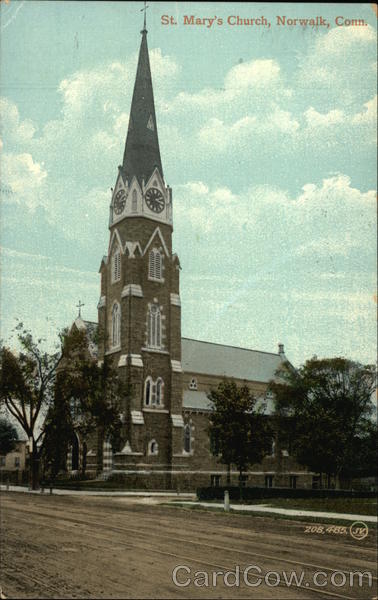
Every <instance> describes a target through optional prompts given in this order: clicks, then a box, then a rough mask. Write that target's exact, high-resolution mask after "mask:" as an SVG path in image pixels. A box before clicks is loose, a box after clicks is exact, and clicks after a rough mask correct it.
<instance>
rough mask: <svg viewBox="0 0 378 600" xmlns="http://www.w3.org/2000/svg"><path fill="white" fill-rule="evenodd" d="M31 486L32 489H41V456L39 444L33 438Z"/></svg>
mask: <svg viewBox="0 0 378 600" xmlns="http://www.w3.org/2000/svg"><path fill="white" fill-rule="evenodd" d="M30 487H31V489H32V490H38V489H39V456H38V450H37V444H36V443H35V441H34V440H33V449H32V452H31V454H30Z"/></svg>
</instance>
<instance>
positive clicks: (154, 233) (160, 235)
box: [143, 227, 169, 258]
mask: <svg viewBox="0 0 378 600" xmlns="http://www.w3.org/2000/svg"><path fill="white" fill-rule="evenodd" d="M156 234H158V236H159V238H160V240H161V243H162V244H163V248H164V252H165V254H166V255H167V257H168V258H169V252H168V248H167V245H166V243H165V241H164V238H163V236H162V233H161V231H160V227H156V229H155V231H154V232H153V234H152V235H151V237H150V239H149V240H148V242H147V245H146V247H145V249H144V251H143V256H144V255H145V254H146V252H147V250H148V248H149V247H150V245H151V244H152V242H153V240H154V237H155V235H156Z"/></svg>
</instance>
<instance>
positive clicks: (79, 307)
mask: <svg viewBox="0 0 378 600" xmlns="http://www.w3.org/2000/svg"><path fill="white" fill-rule="evenodd" d="M82 306H85V304H83V303H82V301H81V300H79V304H76V308H78V309H79V314H78V315H77V316H78V318H80V317H81V307H82Z"/></svg>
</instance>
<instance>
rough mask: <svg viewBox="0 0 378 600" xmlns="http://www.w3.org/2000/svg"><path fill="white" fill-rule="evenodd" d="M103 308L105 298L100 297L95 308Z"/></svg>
mask: <svg viewBox="0 0 378 600" xmlns="http://www.w3.org/2000/svg"><path fill="white" fill-rule="evenodd" d="M104 306H106V296H101V297H100V300H99V301H98V304H97V308H103V307H104Z"/></svg>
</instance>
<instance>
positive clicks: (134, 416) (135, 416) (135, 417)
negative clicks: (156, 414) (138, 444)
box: [131, 410, 144, 425]
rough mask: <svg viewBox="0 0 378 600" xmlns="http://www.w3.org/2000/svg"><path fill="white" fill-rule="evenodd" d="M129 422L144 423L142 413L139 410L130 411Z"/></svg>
mask: <svg viewBox="0 0 378 600" xmlns="http://www.w3.org/2000/svg"><path fill="white" fill-rule="evenodd" d="M131 422H132V424H133V425H144V417H143V413H142V411H140V410H132V411H131Z"/></svg>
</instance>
